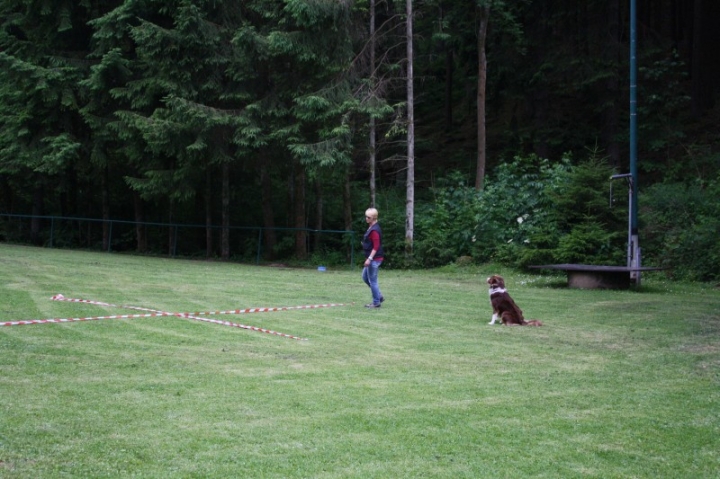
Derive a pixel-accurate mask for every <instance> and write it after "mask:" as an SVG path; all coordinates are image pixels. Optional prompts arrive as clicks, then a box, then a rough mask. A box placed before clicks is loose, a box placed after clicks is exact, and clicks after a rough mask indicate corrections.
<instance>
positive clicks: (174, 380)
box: [0, 245, 720, 479]
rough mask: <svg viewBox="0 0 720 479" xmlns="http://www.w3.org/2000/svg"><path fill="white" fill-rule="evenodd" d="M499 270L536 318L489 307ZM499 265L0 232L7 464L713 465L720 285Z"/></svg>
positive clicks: (178, 471) (627, 472)
mask: <svg viewBox="0 0 720 479" xmlns="http://www.w3.org/2000/svg"><path fill="white" fill-rule="evenodd" d="M494 273H499V274H502V275H504V276H505V277H506V283H507V286H508V288H509V291H510V293H511V294H512V295H513V297H514V298H515V300H516V301H517V303H518V304H519V305H520V307H521V308H522V309H523V310H524V312H525V315H526V317H528V318H533V319H540V320H542V321H543V322H544V323H545V326H543V327H541V328H530V327H528V328H520V327H518V328H509V327H503V326H499V325H495V326H489V325H488V324H487V323H488V321H489V320H490V316H491V311H490V307H489V302H488V294H487V286H486V284H485V278H486V277H487V276H489V275H490V274H494ZM563 279H564V278H563V277H560V276H554V277H548V276H540V275H529V274H522V273H518V272H514V271H510V270H504V269H499V268H493V267H491V266H487V267H470V268H450V267H448V268H445V269H442V270H436V271H389V270H381V272H380V285H381V288H382V290H383V293H384V294H385V297H386V298H387V301H386V302H385V304H384V305H383V307H382V308H381V309H379V310H367V309H365V308H363V306H362V305H363V304H364V303H366V302H368V301H369V298H370V294H369V290H368V288H367V287H366V286H365V284H364V283H362V280H361V278H360V269H359V268H357V269H356V270H355V271H349V270H347V269H345V270H340V271H334V270H329V271H327V272H324V273H323V272H318V271H316V270H315V269H290V268H287V269H286V268H271V267H257V266H247V265H238V264H228V263H220V262H205V261H184V260H171V259H163V258H148V257H140V256H125V255H120V254H107V253H89V252H78V251H66V250H55V249H43V248H28V247H20V246H10V245H0V322H6V321H13V320H30V319H46V318H68V317H90V316H99V315H117V314H137V313H139V311H132V310H128V309H122V308H115V307H104V306H97V305H91V304H82V303H70V302H58V301H51V300H50V298H51V297H52V296H53V295H55V294H58V293H62V294H63V295H65V297H67V298H81V299H89V300H95V301H102V302H108V303H114V304H119V305H132V306H138V307H146V308H152V309H157V310H163V311H170V312H194V311H214V310H230V309H242V308H250V307H280V306H298V305H312V304H322V303H329V302H334V303H354V304H350V305H348V306H340V307H331V308H321V309H308V310H290V311H278V312H263V313H252V314H241V315H227V316H222V317H213V318H214V319H219V320H226V321H232V322H235V323H242V324H245V325H251V326H256V327H260V328H266V329H270V330H275V331H279V332H282V333H286V334H291V335H295V336H299V337H302V338H307V341H298V340H294V339H290V338H286V337H280V336H277V335H270V334H265V333H261V332H256V331H250V330H246V329H240V328H232V327H227V326H223V325H218V324H209V323H206V322H201V321H196V320H192V319H185V318H179V317H154V318H138V319H104V320H94V321H83V322H69V323H63V324H34V325H25V326H3V327H0V357H1V358H2V360H1V361H0V477H2V478H55V477H58V478H60V477H73V478H104V477H134V478H169V477H172V478H232V477H247V478H363V479H367V478H473V479H474V478H522V477H539V478H543V477H545V478H576V477H577V478H603V479H605V478H653V479H656V478H685V477H687V478H691V477H692V478H717V477H720V341H718V337H719V333H720V290H718V288H716V287H714V286H713V285H703V284H684V283H673V282H669V281H667V280H665V279H663V277H662V276H660V275H658V276H649V275H646V276H645V278H644V283H643V287H642V288H641V289H640V290H639V291H600V290H573V289H567V288H565V287H563Z"/></svg>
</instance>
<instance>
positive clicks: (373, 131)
mask: <svg viewBox="0 0 720 479" xmlns="http://www.w3.org/2000/svg"><path fill="white" fill-rule="evenodd" d="M370 88H371V89H374V88H375V0H370ZM376 134H377V132H376V127H375V118H374V117H373V116H372V115H371V116H370V160H369V162H370V165H369V166H370V206H372V207H375V170H376V166H375V163H376V161H377V157H376V151H375V143H376V138H375V136H376Z"/></svg>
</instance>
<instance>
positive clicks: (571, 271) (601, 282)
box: [530, 264, 665, 289]
mask: <svg viewBox="0 0 720 479" xmlns="http://www.w3.org/2000/svg"><path fill="white" fill-rule="evenodd" d="M530 268H533V269H558V270H562V271H565V272H567V278H568V287H570V288H585V289H597V288H602V289H628V288H629V287H630V279H631V278H630V273H632V272H642V271H658V270H661V269H665V268H656V267H652V266H641V267H631V266H599V265H591V264H541V265H537V266H530Z"/></svg>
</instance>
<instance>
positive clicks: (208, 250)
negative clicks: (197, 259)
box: [205, 164, 213, 258]
mask: <svg viewBox="0 0 720 479" xmlns="http://www.w3.org/2000/svg"><path fill="white" fill-rule="evenodd" d="M212 255H213V231H212V168H211V167H210V165H209V164H207V165H205V257H206V258H210V257H211V256H212Z"/></svg>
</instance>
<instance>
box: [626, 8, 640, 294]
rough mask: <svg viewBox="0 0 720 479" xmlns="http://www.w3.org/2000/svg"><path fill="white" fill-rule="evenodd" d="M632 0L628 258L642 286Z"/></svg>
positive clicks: (634, 29)
mask: <svg viewBox="0 0 720 479" xmlns="http://www.w3.org/2000/svg"><path fill="white" fill-rule="evenodd" d="M636 3H637V2H636V0H630V179H629V182H630V185H629V186H630V204H629V205H628V208H629V211H628V214H629V216H630V219H629V224H630V225H629V226H630V227H629V232H628V258H627V261H628V263H627V265H628V267H630V268H638V269H637V270H636V271H631V272H630V278H631V279H633V280H635V284H637V285H640V271H639V268H640V266H641V264H640V245H639V243H638V201H637V191H638V181H637V28H636V26H637V5H636Z"/></svg>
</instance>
